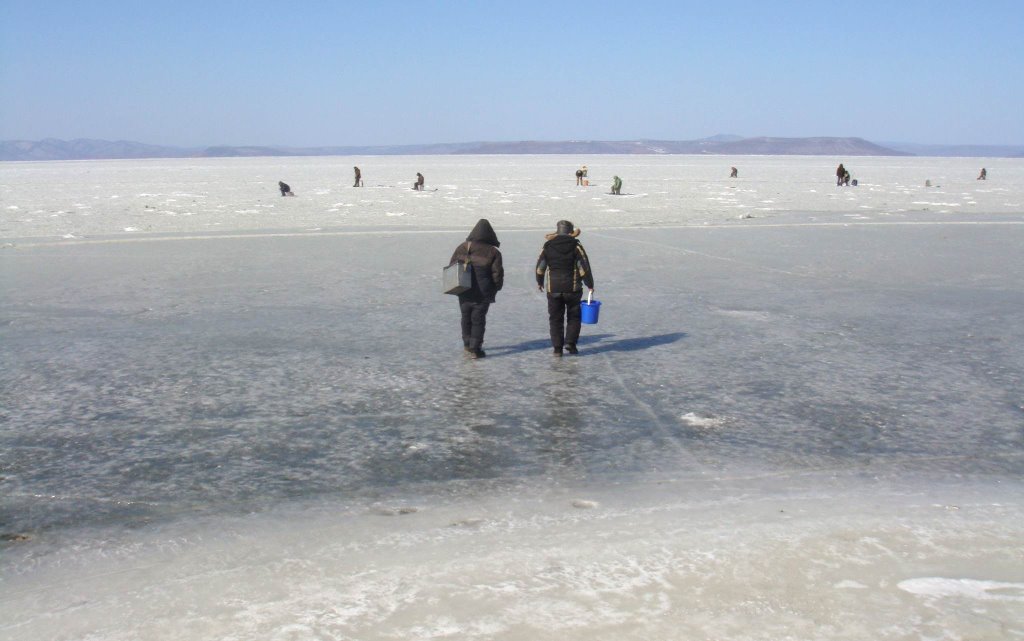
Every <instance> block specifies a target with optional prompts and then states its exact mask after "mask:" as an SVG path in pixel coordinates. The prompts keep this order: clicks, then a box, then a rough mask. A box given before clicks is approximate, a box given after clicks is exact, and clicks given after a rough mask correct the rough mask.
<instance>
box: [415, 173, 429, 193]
mask: <svg viewBox="0 0 1024 641" xmlns="http://www.w3.org/2000/svg"><path fill="white" fill-rule="evenodd" d="M425 182H426V180H425V179H424V178H423V174H421V173H420V172H418V171H417V172H416V182H414V183H413V184H412V188H413V189H415V190H416V191H423V183H425Z"/></svg>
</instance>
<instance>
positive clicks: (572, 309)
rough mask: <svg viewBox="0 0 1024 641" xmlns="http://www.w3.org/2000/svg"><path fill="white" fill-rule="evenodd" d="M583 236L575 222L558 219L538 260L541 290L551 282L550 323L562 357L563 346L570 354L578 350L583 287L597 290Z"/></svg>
mask: <svg viewBox="0 0 1024 641" xmlns="http://www.w3.org/2000/svg"><path fill="white" fill-rule="evenodd" d="M579 235H580V230H578V229H575V228H573V224H572V223H571V222H569V221H568V220H560V221H558V225H557V227H556V231H555V233H554V234H548V235H547V236H546V238H547V242H546V243H544V247H543V248H542V249H541V250H540V257H539V258H538V259H537V270H536V271H537V289H540V290H543V289H544V285H545V282H546V283H547V294H548V325H549V326H550V329H551V347H553V348H554V350H555V356H561V355H562V351H563V348H564V350H565V351H567V352H569V353H570V354H575V353H576V352H577V351H578V350H577V349H576V341H577V340H579V337H580V328H581V325H580V324H581V320H580V316H581V313H582V310H581V309H580V302H581V301H582V299H583V287H582V286H583V285H586V286H587V288H588V289H589V290H590V291H591V293H593V291H594V274H593V272H591V270H590V259H589V258H587V252H586V250H584V249H583V245H582V244H580V241H578V240H577V239H576V237H577V236H579Z"/></svg>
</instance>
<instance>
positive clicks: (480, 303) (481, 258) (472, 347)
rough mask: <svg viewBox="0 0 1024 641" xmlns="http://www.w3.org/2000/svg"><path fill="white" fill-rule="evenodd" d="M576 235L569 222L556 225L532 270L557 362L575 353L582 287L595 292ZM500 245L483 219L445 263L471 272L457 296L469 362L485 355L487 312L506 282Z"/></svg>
mask: <svg viewBox="0 0 1024 641" xmlns="http://www.w3.org/2000/svg"><path fill="white" fill-rule="evenodd" d="M579 235H580V230H579V229H577V228H576V227H575V226H574V225H573V224H572V222H571V221H568V220H560V221H558V223H557V224H556V225H555V231H554V233H551V234H547V235H546V236H545V237H544V238H545V243H544V246H543V247H541V250H540V256H539V257H538V258H537V264H536V268H535V274H536V278H537V289H538V290H540V291H546V293H547V302H548V330H549V334H550V338H551V348H552V352H553V354H554V355H555V356H556V357H561V356H562V355H563V354H566V353H568V354H576V353H578V352H579V349H578V348H577V343H578V341H579V337H580V331H581V329H582V316H583V314H582V303H583V286H584V285H585V286H586V287H587V289H588V290H589V291H590V293H591V294H593V292H594V274H593V272H592V271H591V269H590V259H589V258H588V257H587V252H586V250H584V249H583V245H582V243H580V241H579V239H578V237H579ZM500 245H501V243H500V242H498V235H497V234H495V233H494V228H493V227H491V223H490V222H489V221H488V220H487V219H486V218H481V219H480V220H479V221H478V222H477V224H476V226H475V227H473V230H472V231H470V232H469V236H467V237H466V240H465V242H462V243H459V246H458V247H456V248H455V251H454V252H453V253H452V257H451V260H450V261H449V263H448V264H449V265H454V264H455V263H463V264H466V265H467V266H469V267H470V268H471V269H470V273H471V277H472V278H471V281H472V285H471V287H470V288H469V289H468V290H466V291H465V292H463V293H461V294H459V311H460V314H461V323H460V324H461V328H462V346H463V349H464V351H465V353H466V355H467V356H468V357H469V358H471V359H478V358H483V357H485V356H487V354H486V353H485V352H484V349H483V345H484V332H485V331H486V329H487V312H488V310H489V309H490V306H491V304H492V303H494V301H495V297H496V296H497V294H498V292H499V291H501V288H502V286H503V285H504V282H505V270H504V267H503V265H502V257H501V252H500V251H499V250H498V247H499V246H500Z"/></svg>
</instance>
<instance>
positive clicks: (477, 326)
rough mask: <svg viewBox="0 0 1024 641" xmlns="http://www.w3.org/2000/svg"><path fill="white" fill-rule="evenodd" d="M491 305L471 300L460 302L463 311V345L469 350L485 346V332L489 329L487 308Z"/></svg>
mask: <svg viewBox="0 0 1024 641" xmlns="http://www.w3.org/2000/svg"><path fill="white" fill-rule="evenodd" d="M490 306H491V304H490V303H476V302H473V301H471V300H466V301H461V300H460V301H459V309H460V310H462V344H463V345H464V346H465V347H468V348H469V349H480V348H481V347H483V346H484V330H486V329H487V308H489V307H490Z"/></svg>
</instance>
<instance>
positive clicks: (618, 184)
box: [612, 176, 622, 196]
mask: <svg viewBox="0 0 1024 641" xmlns="http://www.w3.org/2000/svg"><path fill="white" fill-rule="evenodd" d="M621 192H622V179H621V178H619V177H618V176H612V193H613V194H615V195H616V196H618V195H620V193H621Z"/></svg>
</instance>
